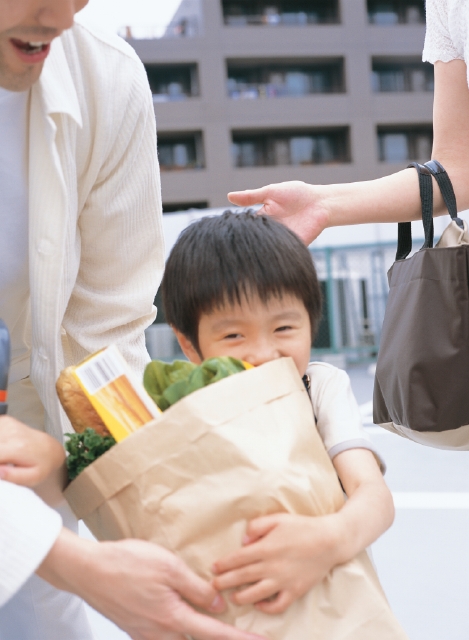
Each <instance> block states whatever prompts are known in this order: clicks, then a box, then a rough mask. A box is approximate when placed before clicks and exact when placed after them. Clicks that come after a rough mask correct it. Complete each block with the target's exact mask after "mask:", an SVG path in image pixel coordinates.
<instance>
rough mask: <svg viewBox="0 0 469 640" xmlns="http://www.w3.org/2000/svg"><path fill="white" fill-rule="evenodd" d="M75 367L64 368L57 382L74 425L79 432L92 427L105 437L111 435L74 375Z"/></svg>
mask: <svg viewBox="0 0 469 640" xmlns="http://www.w3.org/2000/svg"><path fill="white" fill-rule="evenodd" d="M74 369H75V367H67V368H66V369H64V370H63V371H62V372H61V374H60V376H59V378H58V380H57V383H56V389H57V394H58V396H59V400H60V402H61V403H62V407H63V409H64V411H65V413H66V414H67V416H68V419H69V420H70V422H71V423H72V427H73V428H74V429H75V431H76V432H77V433H83V431H84V430H85V429H86V428H87V427H90V428H91V429H94V430H95V431H96V433H99V435H101V436H103V437H104V436H109V435H111V434H110V432H109V429H107V427H106V425H105V424H104V422H103V421H102V420H101V418H100V417H99V414H98V412H97V411H96V409H95V408H94V407H93V405H92V404H91V402H90V401H89V400H88V398H87V397H86V395H85V393H84V391H83V389H82V388H81V387H80V385H79V383H78V380H77V379H76V378H75V376H74V375H73V371H74Z"/></svg>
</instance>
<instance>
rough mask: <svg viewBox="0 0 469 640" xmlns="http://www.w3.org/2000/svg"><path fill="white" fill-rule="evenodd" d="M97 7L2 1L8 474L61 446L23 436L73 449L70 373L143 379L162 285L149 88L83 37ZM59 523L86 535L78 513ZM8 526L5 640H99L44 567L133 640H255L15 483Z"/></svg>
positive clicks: (110, 52)
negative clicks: (111, 372) (65, 408)
mask: <svg viewBox="0 0 469 640" xmlns="http://www.w3.org/2000/svg"><path fill="white" fill-rule="evenodd" d="M86 3H87V0H0V140H1V145H0V193H1V194H2V197H1V200H0V229H1V231H0V317H2V318H3V319H4V320H5V322H6V324H7V326H8V327H9V329H10V332H11V337H12V367H11V372H10V380H11V385H10V387H9V405H10V414H11V416H12V417H3V418H1V419H0V431H3V433H4V434H5V436H6V440H7V441H10V437H11V432H15V433H16V436H15V438H16V439H15V440H14V441H13V442H16V443H17V447H13V449H12V450H11V451H10V452H9V456H10V457H7V458H2V462H3V463H7V464H11V463H13V464H15V465H16V466H17V467H19V468H20V469H21V468H23V467H28V466H32V467H37V466H38V465H39V466H41V465H42V464H43V462H44V459H46V458H47V456H48V455H49V454H48V453H47V450H48V447H47V446H46V447H45V449H44V448H41V446H39V444H38V442H37V439H36V440H35V439H34V436H38V437H43V438H45V437H46V436H45V435H44V434H35V433H34V432H31V431H30V430H29V429H27V428H26V427H25V426H24V425H23V424H21V423H25V424H28V425H29V426H34V427H36V428H37V429H40V430H41V429H46V430H47V431H49V433H50V434H52V435H53V436H54V437H55V438H56V439H58V440H61V438H62V432H63V429H67V428H69V427H67V423H66V419H65V416H64V414H63V413H62V412H61V410H60V408H59V404H58V401H57V398H56V394H55V390H54V384H55V380H56V378H57V375H58V373H59V371H60V369H61V368H63V367H64V366H66V365H67V364H69V363H71V362H76V361H78V360H80V359H81V358H82V357H83V356H85V355H86V354H88V353H90V352H93V351H96V350H97V349H99V348H101V347H103V346H106V345H107V344H110V343H116V344H117V345H118V346H119V348H120V349H121V351H122V352H123V354H124V356H125V358H126V359H127V361H128V362H129V363H130V364H131V366H133V367H134V369H135V370H137V371H141V370H142V368H143V365H144V363H145V361H146V359H147V357H148V356H147V354H146V350H145V344H144V333H143V331H144V328H145V327H146V326H148V324H150V323H151V322H152V320H153V318H154V309H153V306H152V299H153V295H154V292H155V291H156V289H157V286H158V283H159V280H160V277H161V273H162V269H163V241H162V232H161V198H160V185H159V174H158V166H157V160H156V140H155V122H154V114H153V107H152V101H151V96H150V92H149V88H148V82H147V80H146V76H145V73H144V69H143V66H142V65H141V63H140V62H139V60H138V58H137V56H136V55H135V53H134V52H133V50H132V49H131V48H130V47H128V46H127V45H126V44H125V43H124V42H123V41H121V40H120V39H118V38H117V37H112V36H105V35H97V34H93V33H91V32H90V31H89V30H88V29H87V28H86V27H84V26H82V25H79V24H78V25H74V24H73V21H74V14H75V13H76V12H77V11H79V10H80V9H81V8H83V7H84V6H85V5H86ZM15 430H16V431H15ZM28 443H30V444H29V445H28ZM49 444H50V442H49ZM28 447H29V448H28ZM28 450H29V451H30V455H29V457H28V456H26V461H25V460H24V459H23V457H24V455H25V454H24V452H25V451H28ZM8 473H9V472H8V470H7V471H5V468H3V472H2V475H3V477H4V478H6V479H10V480H13V481H15V482H18V483H21V482H20V480H19V479H18V478H17V479H16V480H15V478H12V477H9V475H8ZM44 475H47V473H44V472H42V473H40V474H39V476H41V477H44ZM23 484H24V482H23ZM30 484H31V485H34V484H35V482H33V481H31V482H30ZM59 512H60V513H61V516H62V519H63V521H64V523H67V524H68V526H69V527H70V528H72V529H73V528H75V529H76V520H74V518H73V516H72V514H71V512H70V510H69V509H67V507H65V506H62V507H60V509H59ZM0 522H1V526H0V549H1V550H3V552H4V554H3V555H4V558H5V560H4V558H2V569H0V572H2V571H3V573H4V575H3V578H5V572H7V574H8V575H7V576H6V580H4V593H3V596H2V599H1V601H0V603H1V604H3V603H6V604H4V606H3V607H2V608H1V609H0V639H1V640H13V639H14V640H23V638H24V640H32V639H34V640H35V639H47V640H75V639H76V640H87V639H88V638H91V637H92V635H91V631H90V628H89V626H88V623H87V621H86V617H85V615H84V611H83V607H82V602H81V601H80V600H79V599H78V598H76V597H72V596H70V594H68V593H64V592H60V591H57V590H55V589H53V588H52V587H50V585H49V584H48V583H47V582H45V581H44V580H42V579H41V578H39V577H37V576H33V577H32V578H30V579H28V580H26V578H27V577H28V575H30V574H32V573H33V572H34V571H35V569H36V568H37V567H38V565H39V564H40V563H41V562H42V564H41V568H40V569H39V574H40V575H41V576H42V577H44V578H45V579H46V580H48V581H49V582H51V583H52V584H54V585H55V586H58V587H59V588H62V589H66V590H67V591H71V592H75V593H77V594H79V595H80V596H82V597H85V598H86V599H87V600H88V601H89V602H90V604H92V605H93V606H94V607H96V608H97V609H99V610H100V611H102V612H103V613H104V614H105V615H108V616H109V617H110V618H112V619H113V620H114V621H115V622H117V623H118V624H119V625H120V626H121V627H122V628H124V629H126V630H128V631H129V632H130V633H131V634H132V636H133V637H134V638H142V639H144V638H145V639H146V638H156V637H157V638H158V639H164V638H168V640H169V639H171V640H181V639H182V638H184V634H187V633H190V634H192V635H195V636H196V637H197V638H200V639H202V640H203V639H204V638H207V640H210V639H214V638H221V637H223V638H227V639H229V640H247V639H248V638H249V637H250V636H249V635H248V634H244V633H241V632H238V631H236V630H234V629H231V628H229V627H225V625H221V624H220V623H218V622H217V621H215V620H212V619H210V618H208V617H205V616H201V615H200V614H197V613H196V612H195V611H193V610H192V609H191V608H190V607H188V606H187V605H185V604H184V603H183V602H182V600H181V596H182V597H185V598H186V599H188V600H190V601H191V602H193V603H194V604H197V605H199V606H201V607H204V608H206V609H209V608H210V606H211V605H212V610H216V611H220V609H223V606H224V605H223V602H222V601H221V599H220V598H219V597H217V594H216V592H215V591H214V590H213V588H212V587H211V586H210V585H208V584H206V583H205V582H203V581H202V580H200V579H199V578H197V576H195V575H194V574H192V572H191V571H190V570H189V569H188V568H187V567H185V566H184V565H183V563H182V562H180V561H178V560H177V559H176V558H175V557H173V556H171V554H169V553H167V552H166V551H165V550H163V549H159V548H157V547H155V546H154V545H151V544H147V543H143V542H140V541H124V542H120V543H101V544H97V543H90V542H87V541H84V540H79V539H78V538H77V536H76V535H74V534H73V533H72V532H70V531H67V530H65V529H63V528H62V522H61V517H60V516H59V515H58V514H57V513H56V512H53V511H51V510H50V509H49V508H48V507H46V506H45V504H44V503H42V502H41V501H39V498H37V496H35V495H34V494H33V493H31V492H30V490H29V489H26V488H24V487H17V486H15V485H13V484H11V482H5V481H1V482H0ZM90 545H91V546H90ZM9 577H10V578H11V580H9ZM25 580H26V582H24V581H25ZM22 583H24V584H23V586H21V585H22ZM15 590H17V593H16V595H14V596H13V597H11V598H10V596H12V594H13V593H14V592H15ZM8 598H10V599H9V600H8ZM7 600H8V602H6V601H7Z"/></svg>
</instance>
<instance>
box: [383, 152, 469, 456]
mask: <svg viewBox="0 0 469 640" xmlns="http://www.w3.org/2000/svg"><path fill="white" fill-rule="evenodd" d="M409 166H411V167H415V168H416V169H417V172H418V177H419V186H420V197H421V202H422V221H423V226H424V231H425V242H424V244H423V246H422V248H421V249H420V251H418V252H417V253H416V254H414V255H413V256H412V257H411V258H407V256H408V255H409V253H410V251H411V248H412V237H411V225H410V222H409V223H401V224H399V231H398V249H397V253H396V262H395V263H394V264H393V265H392V267H391V269H390V270H389V272H388V280H389V287H390V291H389V298H388V302H387V305H386V313H385V318H384V323H383V330H382V337H381V345H380V350H379V355H378V362H377V366H376V377H375V388H374V397H373V419H374V422H375V423H376V424H380V425H381V426H383V427H384V428H386V429H388V430H390V431H394V432H396V433H398V434H400V435H403V436H405V437H407V438H410V439H411V440H414V441H416V442H420V443H422V444H426V445H429V446H434V447H440V448H446V449H469V233H468V228H467V223H466V222H465V221H463V220H461V219H460V218H458V217H457V208H456V198H455V196H454V191H453V188H452V185H451V181H450V179H449V177H448V175H447V173H446V171H445V170H444V168H443V167H442V166H441V164H440V163H438V162H437V161H431V162H428V163H426V164H425V165H419V164H417V163H412V164H411V165H409ZM432 176H433V177H434V178H435V180H436V182H437V184H438V186H439V187H440V190H441V193H442V196H443V199H444V201H445V204H446V206H447V208H448V211H449V213H450V215H451V222H450V224H449V225H448V227H447V228H446V229H445V231H444V233H443V234H442V236H441V238H440V240H439V242H438V243H437V245H436V246H435V247H433V185H432Z"/></svg>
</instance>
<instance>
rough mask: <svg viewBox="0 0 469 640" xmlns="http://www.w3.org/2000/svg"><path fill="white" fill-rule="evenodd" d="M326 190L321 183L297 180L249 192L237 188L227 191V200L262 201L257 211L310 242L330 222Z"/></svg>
mask: <svg viewBox="0 0 469 640" xmlns="http://www.w3.org/2000/svg"><path fill="white" fill-rule="evenodd" d="M323 190H324V188H323V187H321V186H320V185H319V186H313V185H310V184H306V183H305V182H300V181H299V180H296V181H292V182H281V183H279V184H270V185H267V186H266V187H262V188H261V189H252V190H250V191H234V192H232V193H229V194H228V200H229V201H230V202H232V203H233V204H236V205H238V206H240V207H252V206H253V205H255V204H263V205H264V206H263V207H262V209H260V211H259V212H258V213H265V214H266V215H269V216H272V218H275V219H276V220H278V221H279V222H282V223H283V224H284V225H286V226H287V227H289V228H290V229H291V230H292V231H294V232H295V233H296V234H297V235H298V236H299V237H300V238H301V239H302V240H303V242H304V243H305V244H306V245H309V244H311V242H312V241H313V240H314V239H315V238H317V236H318V235H319V234H320V233H321V232H322V231H324V229H325V228H326V227H327V226H328V224H329V214H328V212H327V210H326V208H325V207H324V204H323V199H322V192H323Z"/></svg>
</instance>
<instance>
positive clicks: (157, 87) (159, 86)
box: [145, 64, 199, 102]
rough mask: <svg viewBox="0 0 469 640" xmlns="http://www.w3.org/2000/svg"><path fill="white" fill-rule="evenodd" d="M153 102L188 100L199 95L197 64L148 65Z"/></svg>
mask: <svg viewBox="0 0 469 640" xmlns="http://www.w3.org/2000/svg"><path fill="white" fill-rule="evenodd" d="M145 69H146V72H147V76H148V81H149V83H150V88H151V92H152V94H153V102H169V101H174V100H186V99H187V98H194V97H196V96H198V95H199V76H198V72H197V65H196V64H182V65H179V64H170V65H159V64H146V65H145Z"/></svg>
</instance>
